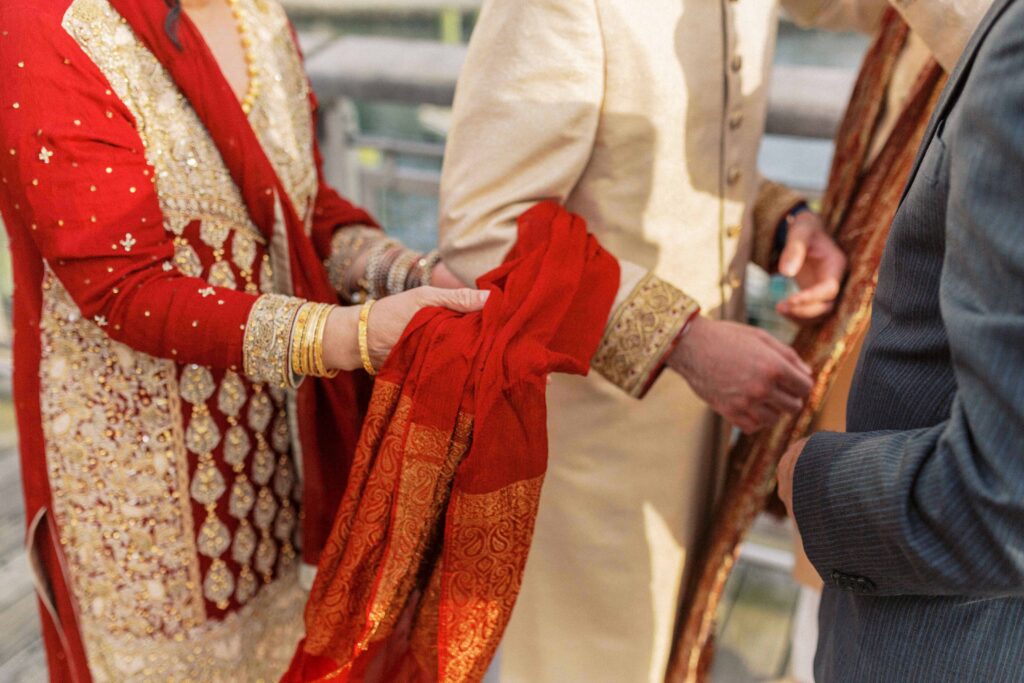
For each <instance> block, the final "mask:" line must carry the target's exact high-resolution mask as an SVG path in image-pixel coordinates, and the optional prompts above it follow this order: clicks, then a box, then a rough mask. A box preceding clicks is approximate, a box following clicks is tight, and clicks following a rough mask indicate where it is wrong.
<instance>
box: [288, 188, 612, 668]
mask: <svg viewBox="0 0 1024 683" xmlns="http://www.w3.org/2000/svg"><path fill="white" fill-rule="evenodd" d="M618 283H619V269H618V263H617V262H616V261H615V259H614V258H612V257H611V256H610V255H609V254H608V253H607V252H606V251H604V250H603V249H602V248H601V247H600V245H599V244H598V243H597V241H596V240H595V239H594V238H593V237H592V236H590V235H589V234H588V233H587V230H586V226H585V224H584V222H583V220H582V219H580V218H578V217H576V216H573V215H572V214H569V213H568V212H566V211H565V210H564V209H562V208H560V207H559V206H557V205H556V204H553V203H544V204H541V205H539V206H537V207H535V208H534V209H532V210H531V211H529V212H528V213H527V214H525V215H524V216H523V217H522V218H521V219H520V222H519V241H518V243H517V245H516V247H515V248H514V249H513V250H512V252H511V254H510V255H509V256H508V258H507V260H506V262H505V263H504V265H502V266H501V267H499V268H498V269H496V270H494V271H493V272H491V273H490V274H488V275H485V276H484V277H483V278H481V279H480V281H479V283H478V284H479V285H480V287H481V288H482V289H486V290H489V291H490V292H491V296H490V299H489V300H488V303H487V306H486V308H485V310H484V311H483V312H482V313H478V314H472V315H466V316H460V315H456V314H453V313H451V312H449V311H444V310H437V309H434V310H429V311H425V312H423V313H421V314H420V315H418V316H417V317H416V318H415V319H414V320H413V322H412V324H411V325H410V326H409V329H408V330H407V331H406V333H405V335H404V337H403V338H402V341H401V342H400V343H399V345H398V346H397V347H396V348H395V351H394V352H393V354H392V356H391V358H390V359H389V360H388V362H387V364H386V366H385V367H384V369H383V370H382V372H381V374H380V376H379V378H378V380H377V386H376V388H375V390H374V394H373V399H372V401H371V404H370V412H369V416H368V418H367V421H366V424H365V427H364V429H363V433H362V437H361V438H360V441H359V446H358V448H357V451H356V458H355V462H354V464H353V467H352V470H351V476H350V479H349V483H348V488H347V490H346V491H345V495H344V498H343V500H342V504H341V508H340V510H339V512H338V517H337V521H336V523H335V526H334V530H333V532H332V533H331V536H330V538H329V540H328V544H327V546H326V548H325V550H324V554H323V557H322V559H321V561H320V568H319V573H318V575H317V580H316V583H315V584H314V586H313V591H312V594H311V596H310V602H309V605H308V607H307V609H306V627H307V635H306V640H305V641H304V643H303V645H302V646H301V647H300V648H299V652H298V653H297V654H296V658H295V661H294V662H293V665H292V667H291V670H290V672H289V673H288V675H286V677H285V678H284V680H285V681H288V682H298V681H322V680H341V681H402V682H408V681H446V682H461V681H478V680H480V679H481V678H482V677H483V675H484V672H485V671H486V669H487V666H488V664H489V662H490V660H491V658H492V657H493V655H494V652H495V650H496V648H497V646H498V642H499V640H500V639H501V636H502V633H503V631H504V629H505V626H506V624H507V623H508V619H509V617H510V615H511V612H512V607H513V604H514V603H515V600H516V597H517V595H518V592H519V587H520V584H521V582H522V576H523V568H524V565H525V562H526V556H527V552H528V550H529V547H530V540H531V537H532V535H533V527H534V520H535V518H536V514H537V505H538V501H539V496H540V488H541V482H542V481H543V478H544V473H545V470H546V468H547V431H546V405H545V389H546V377H547V375H548V374H549V373H551V372H567V373H573V374H580V375H582V374H586V372H587V370H588V367H589V362H590V359H591V356H592V355H593V354H594V352H595V350H596V349H597V345H598V343H599V342H600V339H601V336H602V334H603V330H604V325H605V321H606V320H607V319H608V314H609V312H610V309H611V305H612V301H613V300H614V297H615V292H616V289H617V287H618Z"/></svg>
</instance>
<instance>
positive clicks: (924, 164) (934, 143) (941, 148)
mask: <svg viewBox="0 0 1024 683" xmlns="http://www.w3.org/2000/svg"><path fill="white" fill-rule="evenodd" d="M944 125H945V121H943V122H941V123H940V124H939V127H938V129H936V131H935V135H933V136H932V139H931V141H930V142H929V143H928V149H926V150H925V152H924V157H923V158H922V159H921V169H920V170H919V171H918V172H919V173H920V174H921V177H922V178H923V179H924V180H926V181H927V182H928V184H929V185H931V186H933V187H934V186H935V185H938V184H939V183H941V182H942V181H943V179H944V178H945V177H946V143H945V142H944V141H943V140H942V129H943V128H944Z"/></svg>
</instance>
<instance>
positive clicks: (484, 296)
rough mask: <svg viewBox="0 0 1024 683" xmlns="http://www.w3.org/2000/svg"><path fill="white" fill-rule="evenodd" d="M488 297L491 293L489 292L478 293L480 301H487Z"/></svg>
mask: <svg viewBox="0 0 1024 683" xmlns="http://www.w3.org/2000/svg"><path fill="white" fill-rule="evenodd" d="M490 296H491V291H490V290H487V291H484V292H480V301H487V299H488V297H490Z"/></svg>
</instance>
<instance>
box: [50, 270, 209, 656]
mask: <svg viewBox="0 0 1024 683" xmlns="http://www.w3.org/2000/svg"><path fill="white" fill-rule="evenodd" d="M40 334H41V339H40V341H41V344H42V358H41V362H40V375H41V377H42V380H43V381H42V382H41V388H42V393H41V395H40V407H41V410H42V424H43V433H44V437H45V441H46V458H47V465H48V469H49V479H50V486H51V487H52V490H53V511H54V515H55V517H56V520H57V525H58V528H59V529H60V530H61V543H62V544H63V546H64V550H65V555H66V558H67V562H68V569H69V571H70V579H71V585H72V588H73V592H74V595H75V597H76V599H77V601H78V604H79V605H80V606H81V608H82V613H83V616H84V618H83V623H82V629H83V634H84V635H85V637H86V640H88V641H92V640H94V639H95V640H98V641H102V640H120V639H125V640H131V639H133V638H153V637H154V635H155V634H158V635H161V636H162V637H168V638H175V637H182V636H183V635H184V634H186V633H188V632H189V630H190V629H192V628H194V627H196V626H198V625H199V624H201V623H203V621H204V620H205V618H206V612H205V607H204V604H203V599H202V595H201V594H199V592H198V590H199V565H198V558H197V554H196V544H195V539H194V537H193V533H194V532H193V529H194V527H193V524H194V522H193V519H192V512H191V504H190V503H189V500H188V499H189V493H188V460H187V457H186V453H185V447H184V443H183V435H182V431H181V412H180V408H179V405H178V383H177V381H176V376H175V374H176V373H175V365H174V363H172V362H171V361H167V360H158V359H156V358H152V357H149V356H146V355H145V354H140V353H136V352H135V351H133V350H131V349H129V348H128V347H127V346H124V345H122V344H119V343H117V342H115V341H113V340H112V339H110V337H108V336H107V335H106V334H105V333H104V332H103V331H102V330H101V329H100V328H98V327H96V326H95V325H93V324H92V323H91V322H90V321H88V320H85V319H84V318H82V315H81V313H80V312H79V310H78V308H77V306H76V305H75V304H74V303H73V301H72V300H71V297H70V296H69V295H68V293H67V291H66V290H65V289H64V288H63V286H62V285H61V284H60V282H59V281H58V280H57V278H56V277H55V276H54V275H53V274H52V273H51V272H50V271H49V270H47V271H46V274H45V277H44V281H43V309H42V319H41V323H40ZM157 550H158V551H159V552H157ZM94 654H95V653H94V652H93V651H91V650H90V659H92V657H93V655H94Z"/></svg>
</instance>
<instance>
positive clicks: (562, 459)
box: [441, 0, 795, 683]
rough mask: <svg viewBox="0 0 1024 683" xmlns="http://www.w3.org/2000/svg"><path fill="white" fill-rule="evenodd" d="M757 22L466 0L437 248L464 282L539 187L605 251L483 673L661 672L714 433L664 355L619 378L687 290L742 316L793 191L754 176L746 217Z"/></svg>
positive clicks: (553, 409) (505, 237) (666, 342)
mask: <svg viewBox="0 0 1024 683" xmlns="http://www.w3.org/2000/svg"><path fill="white" fill-rule="evenodd" d="M775 20H776V7H775V3H774V2H773V1H770V0H642V1H641V0H489V1H488V2H487V3H485V5H484V8H483V11H482V13H481V16H480V19H479V23H478V25H477V27H476V30H475V33H474V35H473V40H472V43H471V45H470V50H469V57H468V61H467V64H466V67H465V71H464V72H463V74H462V77H461V79H460V82H459V87H458V91H457V95H456V102H455V114H454V127H453V131H452V134H451V136H450V138H449V141H448V153H447V157H446V161H445V169H444V177H443V182H442V191H441V203H442V208H441V230H442V253H443V255H444V259H445V263H446V264H448V265H449V267H451V268H452V270H453V271H454V272H455V273H456V274H458V275H460V276H461V277H463V278H464V279H466V280H467V281H471V280H473V279H475V278H476V277H477V276H479V275H481V274H482V273H484V272H486V271H487V270H489V269H490V268H492V267H493V266H495V265H497V264H498V263H499V262H500V260H501V258H502V257H503V256H504V254H505V252H506V251H507V250H508V249H509V248H510V247H511V245H512V243H513V241H514V239H515V218H516V217H517V216H518V215H519V214H520V213H522V212H523V211H524V210H526V209H527V208H528V207H530V206H531V205H533V204H534V203H535V202H537V201H538V200H541V199H545V198H555V199H558V200H561V201H563V202H564V203H565V204H566V206H567V207H568V208H569V209H570V210H572V211H575V212H577V213H579V214H581V215H583V216H584V217H585V218H586V219H587V220H588V221H589V223H590V227H591V230H592V231H593V232H594V233H595V234H596V235H597V236H598V237H599V238H600V240H601V242H602V243H603V244H604V246H605V247H607V248H608V249H610V250H611V251H612V252H613V253H614V254H615V255H616V256H618V257H619V258H620V260H622V262H623V284H622V290H621V292H620V296H619V301H618V307H617V309H616V311H615V312H614V313H613V316H612V319H611V322H610V323H609V326H608V333H607V335H606V338H605V340H604V342H603V344H602V348H601V350H599V352H598V356H597V358H596V359H595V363H594V365H595V368H596V369H597V370H598V371H599V372H598V373H593V374H592V375H591V376H590V377H589V378H586V379H577V378H564V377H557V378H556V379H555V381H554V383H553V385H552V387H551V390H550V392H549V410H550V420H549V429H550V443H551V463H550V469H549V472H548V477H547V481H546V483H545V489H544V493H543V498H542V503H541V511H540V516H539V519H538V524H537V532H536V537H535V541H534V546H533V549H532V551H531V554H530V559H529V562H528V565H527V570H526V579H525V584H524V586H523V591H522V594H521V596H520V599H519V602H518V604H517V606H516V610H515V613H514V615H513V619H512V623H511V625H510V627H509V630H508V634H507V636H506V638H505V641H504V644H503V648H502V653H501V673H502V678H501V680H502V682H503V683H544V682H545V681H551V682H552V683H556V682H557V683H577V682H578V683H603V682H607V683H642V682H644V681H652V682H653V681H660V680H661V678H662V675H663V671H664V668H665V665H666V661H667V658H668V654H669V647H670V640H671V637H672V631H673V625H674V621H675V616H676V603H677V599H678V593H679V588H680V585H681V582H682V579H683V576H684V570H685V568H686V566H687V565H686V561H687V557H688V555H690V554H691V552H692V549H693V547H694V544H695V542H696V540H697V534H698V530H699V529H700V528H701V527H702V524H703V522H704V521H705V520H706V515H707V511H708V505H709V502H710V501H711V499H712V496H713V493H714V490H715V487H716V481H717V478H718V474H719V470H720V469H721V467H720V458H719V455H720V454H721V453H722V448H721V445H722V438H723V434H724V433H725V430H723V429H722V426H721V424H720V423H719V421H718V420H717V419H716V418H715V416H714V415H713V414H712V412H711V411H710V410H709V409H708V408H707V407H706V406H705V405H704V404H703V403H702V402H701V401H700V400H699V399H698V398H697V397H696V396H695V395H694V394H693V393H692V392H691V391H690V389H689V387H688V386H687V384H686V383H685V382H684V381H683V380H682V379H681V378H680V377H679V376H677V375H676V374H674V373H671V372H666V373H664V375H663V376H661V378H660V379H659V380H658V381H657V382H656V383H655V384H654V386H653V388H651V390H650V392H649V393H648V394H647V395H646V396H645V397H644V399H643V400H642V401H637V400H636V399H635V398H633V396H639V395H641V394H643V393H644V389H645V388H646V386H647V385H648V383H649V381H650V380H651V378H652V377H653V375H654V374H655V373H656V368H657V367H658V366H659V365H660V362H661V361H662V360H663V358H664V356H665V354H666V353H667V352H668V351H669V350H670V349H671V346H672V342H673V341H674V339H675V338H676V336H677V335H678V332H679V330H680V329H681V327H682V324H683V322H684V320H685V319H686V317H688V315H689V314H690V313H691V312H692V311H693V310H694V306H693V303H692V300H695V301H696V302H698V303H699V304H700V306H701V307H702V309H703V312H704V314H705V315H710V316H715V317H723V318H737V317H741V316H742V311H743V306H742V297H741V287H742V277H743V273H744V270H745V268H746V265H747V263H748V261H749V260H750V258H751V254H752V252H754V251H757V252H759V253H760V254H761V256H762V258H761V259H760V260H761V261H767V258H766V255H767V252H769V251H770V244H771V240H772V233H773V232H774V226H775V224H777V222H778V220H779V218H781V217H782V216H784V214H785V213H786V211H788V210H789V209H790V208H791V207H792V206H793V204H794V203H795V200H794V198H793V197H792V196H788V195H785V194H783V193H779V192H774V193H773V192H768V193H766V194H767V196H768V199H767V200H766V201H767V203H766V204H765V206H767V210H765V211H762V212H760V213H762V214H763V215H765V216H769V217H770V218H768V219H766V220H764V221H762V222H764V223H766V224H767V225H769V226H771V229H768V228H765V229H762V230H754V229H753V218H752V216H753V212H752V211H751V210H750V209H751V207H752V206H753V204H754V200H755V198H756V197H757V196H758V192H759V186H760V180H759V177H758V173H757V169H756V158H757V153H758V145H759V142H760V138H761V135H762V132H763V129H764V120H765V107H766V104H765V103H766V88H767V82H768V78H767V76H768V69H769V65H770V59H771V55H772V52H773V48H774V35H775ZM755 233H757V235H755ZM755 237H757V238H758V239H755ZM755 243H756V245H755ZM684 293H685V294H684Z"/></svg>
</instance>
